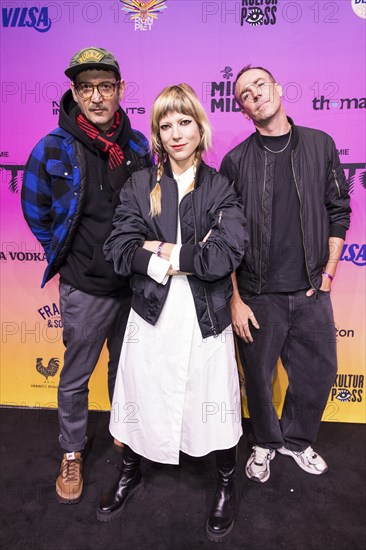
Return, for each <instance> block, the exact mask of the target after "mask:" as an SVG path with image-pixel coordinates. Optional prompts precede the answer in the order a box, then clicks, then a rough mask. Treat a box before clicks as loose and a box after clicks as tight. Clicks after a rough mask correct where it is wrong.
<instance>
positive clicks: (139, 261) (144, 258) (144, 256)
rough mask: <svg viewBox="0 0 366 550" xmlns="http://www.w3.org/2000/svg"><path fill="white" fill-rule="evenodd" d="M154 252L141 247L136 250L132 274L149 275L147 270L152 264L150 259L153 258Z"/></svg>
mask: <svg viewBox="0 0 366 550" xmlns="http://www.w3.org/2000/svg"><path fill="white" fill-rule="evenodd" d="M152 254H153V252H149V250H146V249H145V248H142V247H141V246H139V247H138V248H136V251H135V254H134V256H133V260H132V265H131V268H132V272H133V273H141V274H142V275H146V274H147V268H148V265H149V262H150V258H151V256H152Z"/></svg>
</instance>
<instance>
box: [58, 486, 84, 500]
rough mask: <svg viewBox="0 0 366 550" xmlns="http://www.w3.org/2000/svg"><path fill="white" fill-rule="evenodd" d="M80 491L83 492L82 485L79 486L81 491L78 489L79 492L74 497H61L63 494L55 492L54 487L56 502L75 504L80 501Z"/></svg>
mask: <svg viewBox="0 0 366 550" xmlns="http://www.w3.org/2000/svg"><path fill="white" fill-rule="evenodd" d="M82 492H83V485H82V486H81V491H80V493H79V494H78V495H77V496H76V497H75V498H70V497H63V496H61V495H60V494H59V493H58V492H57V489H56V499H57V500H58V502H59V503H60V504H77V503H78V502H80V500H81V495H82Z"/></svg>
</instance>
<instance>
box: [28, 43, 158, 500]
mask: <svg viewBox="0 0 366 550" xmlns="http://www.w3.org/2000/svg"><path fill="white" fill-rule="evenodd" d="M65 74H66V76H68V77H69V78H70V80H71V86H70V88H71V89H70V90H68V91H67V92H66V93H65V94H64V95H63V97H62V98H61V104H60V116H59V127H58V128H56V129H55V130H53V131H52V132H51V133H50V134H48V135H47V136H45V137H44V138H43V139H41V141H40V142H39V143H38V144H37V145H36V146H35V148H34V149H33V151H32V153H31V155H30V157H29V159H28V162H27V165H26V169H25V172H24V183H23V187H22V208H23V213H24V217H25V219H26V222H27V223H28V225H29V227H30V229H31V230H32V232H33V234H34V235H35V237H36V238H37V239H38V241H39V242H40V243H41V244H42V246H43V247H44V250H45V254H46V257H47V264H48V265H47V268H46V271H45V274H44V277H43V281H42V285H41V286H42V287H43V286H44V285H45V283H46V282H47V281H49V280H50V279H51V278H52V277H53V276H54V275H56V274H57V273H59V275H60V310H61V318H62V323H63V327H64V333H63V339H64V344H65V347H66V351H65V357H64V366H63V369H62V371H61V375H60V383H59V389H58V411H59V426H60V436H59V441H60V445H61V448H62V450H63V453H64V454H63V458H62V462H61V468H60V473H59V476H58V478H57V481H56V496H57V499H58V500H59V502H62V503H66V504H73V503H76V502H78V501H79V500H80V497H81V493H82V490H83V478H82V461H83V450H84V448H85V444H86V440H87V438H86V429H87V418H88V383H89V379H90V377H91V374H92V372H93V371H94V368H95V366H96V364H97V362H98V358H99V355H100V353H101V350H102V348H103V345H104V343H105V341H106V342H107V347H108V351H109V363H108V390H109V397H110V399H112V397H113V389H114V382H115V377H116V371H117V366H118V359H119V355H120V351H121V346H122V341H123V337H124V332H125V328H126V323H127V318H128V313H129V309H130V297H131V293H130V289H129V284H128V281H127V280H126V279H125V278H122V277H119V276H117V275H116V274H115V273H114V270H113V266H112V264H110V263H108V262H106V260H105V258H104V255H103V251H102V247H103V244H104V241H105V240H106V238H107V237H108V236H109V234H110V232H111V230H112V219H113V214H114V210H115V207H116V204H117V203H118V197H119V191H120V190H121V188H122V186H123V185H124V183H125V182H126V180H127V179H128V178H129V177H130V175H131V174H132V173H133V172H135V171H137V170H140V169H142V168H144V167H146V166H150V165H151V163H152V161H151V156H150V151H149V145H148V142H147V140H146V138H145V137H144V136H143V134H141V133H140V132H138V131H136V130H132V129H131V124H130V120H129V118H128V116H127V115H126V113H125V112H124V111H123V109H121V107H120V105H119V103H120V101H121V100H122V98H123V93H124V89H125V83H124V80H123V79H122V78H121V73H120V67H119V64H118V62H117V60H116V59H115V57H114V55H113V54H112V53H111V52H109V51H107V50H105V49H103V48H96V47H89V48H84V49H82V50H80V51H79V52H77V53H76V54H75V55H73V57H72V58H71V61H70V65H69V67H68V68H67V69H66V71H65Z"/></svg>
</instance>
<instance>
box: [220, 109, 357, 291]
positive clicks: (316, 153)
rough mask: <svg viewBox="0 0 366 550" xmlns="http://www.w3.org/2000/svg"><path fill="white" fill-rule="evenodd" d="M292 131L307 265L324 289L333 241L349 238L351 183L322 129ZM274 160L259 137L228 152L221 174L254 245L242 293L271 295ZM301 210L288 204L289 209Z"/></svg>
mask: <svg viewBox="0 0 366 550" xmlns="http://www.w3.org/2000/svg"><path fill="white" fill-rule="evenodd" d="M288 120H289V122H290V124H291V125H292V127H293V132H294V138H295V145H294V148H293V150H292V151H291V165H292V172H293V178H294V182H295V185H296V191H297V194H298V197H299V202H300V211H299V214H300V221H301V231H302V239H303V247H304V253H305V265H306V271H307V276H308V279H309V285H310V287H312V288H314V289H315V290H318V289H319V288H320V286H321V281H322V271H323V269H324V266H325V265H326V263H327V261H328V257H329V237H340V238H342V239H344V238H345V234H346V231H347V229H348V228H349V223H350V213H351V208H350V197H349V194H348V184H347V181H346V178H345V175H344V172H343V169H342V167H341V164H340V161H339V157H338V154H337V150H336V147H335V143H334V141H333V139H332V138H331V137H330V136H329V135H328V134H326V133H324V132H322V131H320V130H313V129H311V128H304V127H302V126H295V125H294V124H293V121H292V120H291V119H290V118H289V119H288ZM274 167H275V155H274V154H271V153H269V152H268V151H266V150H265V149H264V147H263V144H262V140H261V137H260V134H259V132H256V133H254V134H252V135H251V136H249V137H248V138H247V139H246V140H245V141H243V142H242V143H240V144H239V145H237V146H236V147H235V148H234V149H232V150H231V151H229V153H227V155H226V156H225V157H224V159H223V161H222V163H221V167H220V172H221V173H222V174H223V175H225V176H226V177H227V178H228V179H229V180H231V181H234V182H235V184H236V187H237V189H238V191H239V193H240V195H241V197H242V201H243V205H244V212H245V216H246V220H247V224H248V232H249V246H248V248H247V249H246V253H245V257H244V259H243V261H242V263H241V265H240V267H239V269H238V270H237V280H238V288H239V292H240V293H245V292H250V293H257V294H260V293H261V292H265V291H266V286H267V281H268V265H269V250H270V242H271V221H272V220H271V217H272V198H273V185H274ZM291 207H292V208H294V207H296V208H298V206H297V205H296V206H293V205H289V208H291Z"/></svg>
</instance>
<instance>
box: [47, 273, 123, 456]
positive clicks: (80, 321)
mask: <svg viewBox="0 0 366 550" xmlns="http://www.w3.org/2000/svg"><path fill="white" fill-rule="evenodd" d="M130 306H131V298H130V296H127V297H124V298H123V297H110V296H93V295H91V294H87V293H85V292H82V291H81V290H78V289H77V288H74V287H72V286H71V285H68V284H64V283H61V284H60V310H61V319H62V323H63V327H64V330H63V341H64V344H65V347H66V351H65V356H64V366H63V368H62V370H61V374H60V383H59V387H58V417H59V426H60V437H59V441H60V445H61V448H62V449H64V450H65V451H81V450H82V449H83V448H84V447H85V443H86V429H87V422H88V393H89V389H88V384H89V380H90V377H91V375H92V373H93V371H94V369H95V366H96V364H97V362H98V359H99V356H100V353H101V351H102V349H103V346H104V343H105V342H107V348H108V352H109V361H108V392H109V399H110V401H111V402H112V398H113V391H114V384H115V381H116V375H117V367H118V362H119V357H120V354H121V348H122V342H123V339H124V335H125V329H126V324H127V320H128V315H129V312H130Z"/></svg>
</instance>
